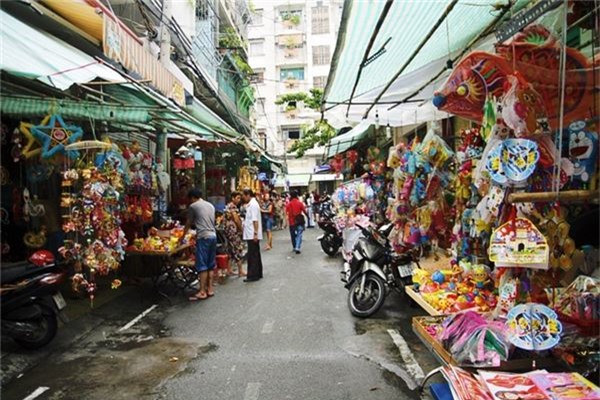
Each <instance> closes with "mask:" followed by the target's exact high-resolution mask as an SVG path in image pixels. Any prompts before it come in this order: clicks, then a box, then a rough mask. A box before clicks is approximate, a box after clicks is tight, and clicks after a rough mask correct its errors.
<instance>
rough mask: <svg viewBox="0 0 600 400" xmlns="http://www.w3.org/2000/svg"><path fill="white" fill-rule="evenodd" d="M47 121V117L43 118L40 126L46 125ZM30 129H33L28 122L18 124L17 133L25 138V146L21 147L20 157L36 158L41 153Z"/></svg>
mask: <svg viewBox="0 0 600 400" xmlns="http://www.w3.org/2000/svg"><path fill="white" fill-rule="evenodd" d="M48 120H49V117H46V118H44V120H43V121H42V125H43V124H47V123H48ZM31 127H33V124H31V123H29V122H21V123H20V124H19V132H21V134H22V135H23V136H24V137H25V146H23V149H22V150H21V156H22V157H25V158H30V157H33V156H37V155H38V154H40V153H41V152H42V148H41V147H40V144H39V142H38V141H37V140H36V139H35V138H34V137H33V134H32V133H31Z"/></svg>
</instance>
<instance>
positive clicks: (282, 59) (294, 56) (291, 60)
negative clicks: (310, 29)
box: [275, 46, 306, 65]
mask: <svg viewBox="0 0 600 400" xmlns="http://www.w3.org/2000/svg"><path fill="white" fill-rule="evenodd" d="M275 63H276V65H304V64H306V47H304V46H302V47H283V46H278V48H277V52H276V56H275Z"/></svg>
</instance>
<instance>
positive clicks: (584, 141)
mask: <svg viewBox="0 0 600 400" xmlns="http://www.w3.org/2000/svg"><path fill="white" fill-rule="evenodd" d="M569 157H570V159H571V162H572V163H573V168H574V171H573V179H574V180H575V181H576V182H577V184H578V185H579V186H583V185H586V186H588V185H590V186H591V187H590V189H592V190H593V189H595V187H594V186H592V185H593V183H594V182H595V179H594V175H595V173H596V164H597V162H598V133H596V132H593V131H592V130H591V129H589V128H588V126H587V124H586V122H585V121H576V122H573V123H572V124H570V125H569Z"/></svg>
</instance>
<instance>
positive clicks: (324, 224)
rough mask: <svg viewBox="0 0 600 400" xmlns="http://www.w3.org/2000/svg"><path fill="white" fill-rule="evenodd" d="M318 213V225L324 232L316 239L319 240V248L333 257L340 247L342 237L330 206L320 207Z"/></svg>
mask: <svg viewBox="0 0 600 400" xmlns="http://www.w3.org/2000/svg"><path fill="white" fill-rule="evenodd" d="M320 215H321V218H320V219H319V222H318V225H319V228H321V229H322V230H323V231H324V232H325V233H324V234H322V235H321V236H319V237H318V238H317V240H318V241H319V242H321V248H322V249H323V251H324V252H325V254H327V255H328V256H330V257H333V256H335V255H336V254H337V252H338V251H339V250H340V247H342V244H343V243H344V239H343V238H342V234H341V233H340V232H339V230H338V228H337V226H336V224H335V222H334V221H333V217H334V216H335V214H334V213H333V211H331V208H330V207H321V211H320Z"/></svg>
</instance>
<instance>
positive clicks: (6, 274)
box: [0, 261, 47, 284]
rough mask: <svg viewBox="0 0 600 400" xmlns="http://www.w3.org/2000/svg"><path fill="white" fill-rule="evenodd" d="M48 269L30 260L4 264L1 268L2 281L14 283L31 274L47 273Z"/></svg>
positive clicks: (0, 280)
mask: <svg viewBox="0 0 600 400" xmlns="http://www.w3.org/2000/svg"><path fill="white" fill-rule="evenodd" d="M46 272H47V269H46V268H43V267H38V266H37V265H35V264H32V263H30V262H28V261H21V262H16V263H7V264H2V267H1V268H0V283H1V284H6V283H14V282H16V281H19V280H22V279H26V278H29V277H31V276H34V275H37V274H41V273H46Z"/></svg>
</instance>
